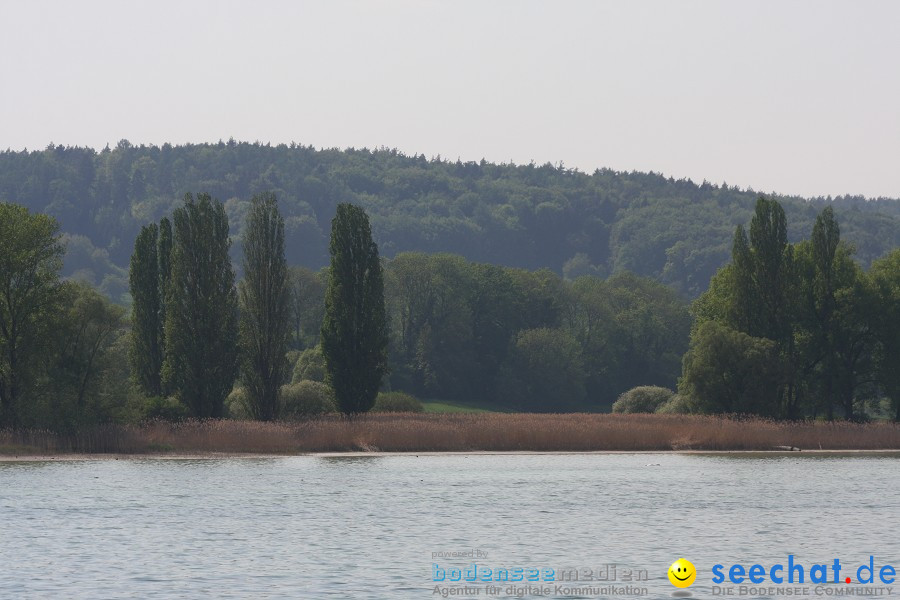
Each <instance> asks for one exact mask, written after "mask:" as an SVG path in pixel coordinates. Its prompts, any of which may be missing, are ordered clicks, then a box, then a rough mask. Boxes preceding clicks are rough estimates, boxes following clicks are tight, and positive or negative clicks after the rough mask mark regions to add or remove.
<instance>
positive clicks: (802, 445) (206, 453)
mask: <svg viewBox="0 0 900 600" xmlns="http://www.w3.org/2000/svg"><path fill="white" fill-rule="evenodd" d="M798 449H799V452H798ZM848 451H849V452H857V453H858V452H878V453H884V452H891V451H895V452H900V424H897V423H869V424H859V423H847V422H776V421H767V420H763V419H730V418H726V417H714V416H688V415H618V414H579V413H572V414H547V415H542V414H528V413H490V414H483V415H469V414H420V413H399V414H396V413H394V414H377V415H371V416H366V417H365V418H357V419H352V420H351V419H341V418H339V417H323V418H319V419H313V420H308V421H298V422H268V423H263V422H257V421H230V420H218V421H183V422H178V423H169V422H164V421H152V422H148V423H144V424H140V425H116V424H107V425H99V426H95V427H88V428H84V429H81V430H76V431H74V432H71V433H53V432H49V431H41V430H18V431H11V430H6V431H0V460H10V457H12V459H17V457H34V458H31V459H32V460H42V459H43V460H63V459H72V458H79V459H82V460H86V459H95V458H101V457H112V458H113V459H115V458H116V457H120V458H121V457H129V458H135V459H136V458H149V457H159V458H168V459H172V458H238V457H278V456H305V455H313V456H325V457H327V456H333V457H371V456H394V455H397V456H400V455H409V456H428V455H432V454H436V455H440V454H463V455H465V454H508V455H513V454H538V453H548V454H582V453H599V454H605V453H653V452H658V453H666V452H680V453H694V454H696V453H741V454H746V453H749V452H760V453H763V454H765V455H769V456H771V455H773V454H778V453H783V454H788V453H789V454H801V455H814V454H816V453H820V452H821V453H823V454H826V455H834V454H835V453H836V452H848Z"/></svg>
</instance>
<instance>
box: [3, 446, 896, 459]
mask: <svg viewBox="0 0 900 600" xmlns="http://www.w3.org/2000/svg"><path fill="white" fill-rule="evenodd" d="M625 454H634V455H685V456H704V455H706V456H729V455H736V456H753V455H758V456H760V457H764V456H765V457H772V456H794V457H803V456H809V457H822V456H832V457H834V456H842V455H844V456H866V455H872V456H896V457H898V458H900V450H897V449H890V448H884V449H873V448H860V449H849V448H848V449H831V450H802V449H801V450H799V451H798V450H794V451H791V450H584V451H577V450H556V451H554V450H468V451H467V450H447V451H433V450H431V451H425V452H412V451H410V452H399V451H372V452H360V451H357V450H348V451H346V452H296V453H277V454H273V453H265V452H193V453H192V452H172V453H168V452H147V453H132V454H123V453H93V454H87V453H83V452H72V453H55V454H21V455H12V454H0V463H3V462H75V461H105V460H129V461H131V460H234V459H257V460H258V459H273V458H300V457H303V458H390V457H416V458H419V457H435V456H589V455H601V456H602V455H625Z"/></svg>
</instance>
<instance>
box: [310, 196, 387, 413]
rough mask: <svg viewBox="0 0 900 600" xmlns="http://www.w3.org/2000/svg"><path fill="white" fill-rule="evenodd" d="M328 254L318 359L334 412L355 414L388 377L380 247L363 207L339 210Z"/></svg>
mask: <svg viewBox="0 0 900 600" xmlns="http://www.w3.org/2000/svg"><path fill="white" fill-rule="evenodd" d="M330 251H331V267H330V272H329V278H328V288H327V290H326V292H325V319H324V322H323V323H322V354H323V355H324V356H325V367H326V374H327V376H326V381H327V382H328V383H329V385H330V386H331V387H332V389H333V390H334V395H335V399H336V402H337V405H338V407H339V408H340V410H341V412H343V413H344V414H346V415H353V414H357V413H362V412H366V411H368V410H369V409H371V408H372V405H373V404H374V403H375V396H376V394H377V393H378V388H379V387H380V386H381V380H382V378H383V377H384V375H385V373H387V343H388V331H387V317H386V314H385V308H384V280H383V275H382V269H381V263H380V261H379V258H378V246H377V245H376V244H375V242H374V241H372V232H371V230H370V228H369V218H368V217H367V216H366V213H365V212H364V211H363V210H362V209H361V208H359V207H357V206H353V205H352V204H340V205H338V209H337V214H336V215H335V217H334V221H332V227H331V246H330Z"/></svg>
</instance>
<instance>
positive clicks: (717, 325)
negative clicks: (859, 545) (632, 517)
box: [678, 198, 900, 420]
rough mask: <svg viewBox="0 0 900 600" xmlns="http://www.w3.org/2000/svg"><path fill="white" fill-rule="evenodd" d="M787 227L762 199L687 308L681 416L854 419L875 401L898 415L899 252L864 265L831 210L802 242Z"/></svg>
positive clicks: (780, 213) (775, 205)
mask: <svg viewBox="0 0 900 600" xmlns="http://www.w3.org/2000/svg"><path fill="white" fill-rule="evenodd" d="M787 230H788V223H787V218H786V215H785V211H784V209H783V208H782V207H781V205H780V204H779V203H778V202H777V201H775V200H772V199H766V198H760V199H759V200H758V201H757V204H756V209H755V212H754V215H753V218H752V219H751V221H750V226H749V232H748V231H747V230H745V229H744V227H743V226H741V225H738V226H737V228H736V230H735V233H734V238H733V244H732V260H731V263H730V264H728V265H727V266H725V267H723V268H722V269H720V270H719V271H718V272H717V273H716V275H715V276H714V277H713V279H712V281H711V282H710V286H709V289H708V290H707V291H706V292H704V293H703V294H702V295H701V296H700V298H699V299H697V301H696V302H695V303H694V307H693V312H694V315H695V320H694V325H693V328H692V332H691V339H690V347H689V349H688V352H687V353H686V354H685V357H684V372H683V375H682V377H681V379H680V382H679V388H678V389H679V392H680V393H681V394H682V395H683V396H684V397H685V400H686V406H687V408H688V410H692V411H696V412H712V413H749V414H756V415H764V416H768V417H774V418H780V419H797V418H803V417H820V416H821V417H825V418H828V419H832V418H834V417H835V416H840V417H843V418H846V419H850V420H858V419H861V418H865V417H866V416H867V413H869V412H872V410H871V407H872V405H873V404H874V403H877V401H878V400H880V399H885V400H886V401H887V404H889V409H890V414H891V416H892V417H893V418H894V419H896V420H900V387H898V375H900V353H898V350H900V347H898V342H897V340H898V339H900V338H898V336H900V320H898V318H900V310H898V307H900V250H898V249H895V250H893V251H892V252H890V253H889V254H887V255H886V256H884V257H882V258H879V259H877V260H875V261H874V262H873V263H872V266H871V268H869V269H868V270H864V269H863V268H862V267H861V266H860V265H859V264H858V263H857V262H856V261H854V260H853V252H854V248H853V246H852V245H850V244H848V243H846V242H845V241H843V240H842V239H841V230H840V226H839V223H838V221H837V219H836V217H835V212H834V210H833V208H832V207H825V208H824V209H823V210H822V211H821V213H820V214H819V215H818V216H817V217H816V220H815V223H814V225H813V227H812V231H811V233H810V238H809V239H807V240H804V241H801V242H798V243H794V244H792V243H789V242H788V235H787ZM876 412H877V410H876Z"/></svg>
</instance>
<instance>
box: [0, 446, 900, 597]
mask: <svg viewBox="0 0 900 600" xmlns="http://www.w3.org/2000/svg"><path fill="white" fill-rule="evenodd" d="M898 467H900V460H898V458H897V457H895V456H834V457H815V456H806V455H798V454H793V455H772V456H765V457H760V456H759V455H677V454H592V455H565V454H558V455H439V456H433V455H431V456H426V455H422V456H418V457H416V456H372V457H335V458H330V457H314V456H300V457H284V458H237V459H202V460H200V459H198V460H174V459H140V460H109V459H107V460H88V461H43V462H6V463H3V462H0V598H150V597H154V598H169V597H173V598H174V597H179V598H200V597H203V598H378V599H382V598H433V597H441V596H440V595H439V594H436V593H435V591H436V590H435V586H436V585H437V586H440V587H442V588H443V590H444V591H445V592H447V593H450V592H458V591H461V587H460V586H461V584H462V583H465V582H464V581H463V582H459V583H457V582H449V581H447V580H445V581H444V582H437V583H436V582H434V581H433V580H434V578H435V573H437V574H438V575H440V574H441V573H442V571H446V572H447V573H448V576H447V577H448V578H449V573H451V572H452V570H453V569H454V568H460V569H462V568H464V567H467V566H469V568H471V564H472V563H475V564H476V565H478V566H477V568H478V569H480V570H481V571H479V572H478V576H479V578H480V577H481V576H482V574H483V572H484V571H483V569H484V568H492V569H499V568H505V569H514V568H515V567H524V568H531V567H534V568H541V569H543V568H553V569H554V570H559V569H562V568H565V569H568V568H575V569H582V570H583V569H592V570H593V572H594V573H598V574H599V573H602V572H603V570H604V569H608V567H606V565H609V564H614V565H616V577H617V578H618V581H617V582H616V583H615V584H614V585H617V586H620V587H621V586H626V585H631V586H634V587H636V588H643V589H644V590H645V591H646V593H647V595H646V596H643V597H651V598H671V597H672V595H673V592H675V591H677V590H676V588H674V587H673V586H672V585H671V584H670V583H669V581H668V579H667V577H666V571H667V569H668V567H669V565H670V564H671V563H672V562H673V561H674V560H675V559H677V558H679V557H682V556H683V557H685V558H687V559H688V560H690V561H692V562H693V563H694V565H695V566H696V568H697V570H698V573H699V574H698V577H697V581H696V583H695V584H694V585H693V586H692V587H690V588H688V590H687V591H689V592H690V593H691V594H693V597H695V598H706V597H712V596H713V587H712V585H713V584H712V581H711V577H712V574H711V573H710V569H711V568H712V566H713V565H714V564H723V565H726V568H727V566H729V565H731V564H732V563H741V564H743V565H747V566H749V565H751V564H753V563H760V564H762V565H764V566H766V568H767V569H768V566H771V565H772V564H774V563H786V562H787V556H788V554H793V555H794V556H795V560H796V561H797V562H800V563H802V564H805V565H807V568H809V567H810V566H811V565H812V564H815V563H827V564H828V565H829V566H830V565H831V563H832V562H833V561H834V559H835V558H839V559H840V560H841V563H842V564H843V565H845V569H851V567H852V570H851V571H846V572H847V573H848V574H850V575H853V576H854V579H855V576H856V573H855V568H856V566H858V565H860V564H862V563H864V562H865V563H867V562H868V559H869V556H870V555H873V556H874V562H875V568H876V571H877V569H879V568H880V566H881V565H885V564H887V565H893V566H894V567H897V568H898V571H900V538H898V521H900V468H898ZM454 551H456V552H468V551H477V552H481V553H482V554H483V556H482V557H480V558H468V557H458V558H445V557H440V556H439V555H437V553H446V552H454ZM435 564H437V565H438V566H437V569H438V570H437V571H435V566H434V565H435ZM628 570H631V571H632V576H633V577H634V576H635V575H634V574H635V573H637V574H638V576H639V575H640V571H641V570H645V571H646V572H647V574H648V579H647V581H643V582H639V583H628V582H623V581H622V575H623V573H626V572H628ZM829 574H830V571H829ZM841 575H842V577H843V575H844V572H842V574H841ZM829 576H830V575H829ZM807 577H808V574H807ZM486 585H487V584H485V583H479V584H477V587H478V588H479V590H478V591H479V595H478V596H474V595H468V596H454V597H469V598H472V597H479V598H485V597H498V598H500V597H509V596H510V593H506V592H507V591H510V592H511V594H512V595H515V594H517V593H520V594H523V595H524V596H525V597H559V596H557V595H556V594H555V593H554V587H553V586H552V585H551V584H542V585H551V588H550V594H549V595H547V596H534V595H533V594H532V595H531V596H529V595H527V591H528V590H522V589H521V587H520V588H519V589H518V590H507V586H509V585H513V584H511V583H497V584H496V585H497V586H498V587H499V588H501V590H500V593H498V594H496V595H493V596H487V595H486V589H485V586H486ZM492 585H494V584H492ZM515 585H516V586H524V585H529V584H528V583H517V584H515ZM530 585H533V586H534V585H538V584H535V583H532V584H530ZM556 585H558V583H557V584H556ZM570 585H572V584H567V586H570ZM593 585H595V586H599V585H600V584H599V583H595V584H593ZM603 585H606V586H609V585H610V584H609V583H605V584H603ZM768 585H772V584H768ZM870 587H873V588H874V587H879V586H878V585H874V586H870ZM892 587H893V588H894V589H893V591H892V595H898V594H900V585H895V586H892ZM733 590H734V591H735V594H738V593H739V590H738V589H737V587H735V588H733ZM814 590H815V588H810V590H808V593H809V594H810V595H815V591H814ZM437 591H441V589H440V588H439V589H438V590H437ZM532 591H535V590H532ZM544 591H546V590H544ZM886 591H887V590H883V591H882V592H881V593H882V594H883V593H886ZM612 593H614V591H613V592H610V591H609V590H608V588H607V589H606V590H604V591H603V592H601V593H587V594H581V597H589V598H592V597H605V596H608V595H611V594H612ZM820 593H822V594H824V591H821V590H820ZM620 595H621V592H620V593H618V594H617V597H618V596H620ZM626 597H629V596H627V595H626ZM631 597H638V596H631ZM735 597H738V596H737V595H736V596H735Z"/></svg>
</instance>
